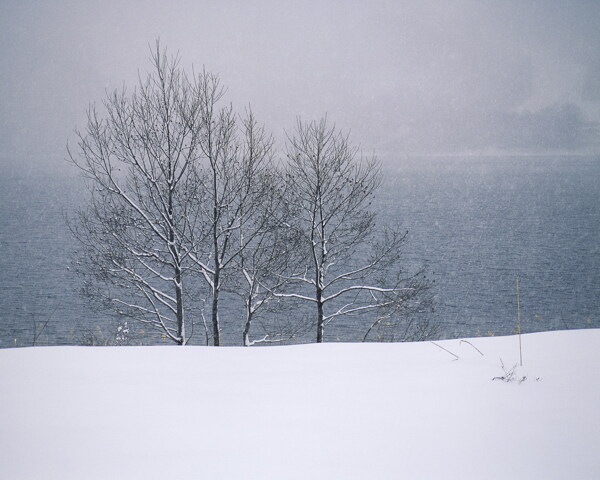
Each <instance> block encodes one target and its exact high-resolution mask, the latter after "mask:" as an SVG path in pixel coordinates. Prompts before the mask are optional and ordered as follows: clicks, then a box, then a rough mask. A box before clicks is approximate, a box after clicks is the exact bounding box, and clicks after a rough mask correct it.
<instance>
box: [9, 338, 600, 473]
mask: <svg viewBox="0 0 600 480" xmlns="http://www.w3.org/2000/svg"><path fill="white" fill-rule="evenodd" d="M469 342H470V344H469V343H467V342H464V341H462V342H461V341H460V340H450V341H444V342H438V344H437V345H435V344H432V343H418V344H323V345H304V346H293V347H274V348H254V349H247V348H203V347H186V348H182V347H131V348H125V347H118V348H116V347H113V348H110V347H108V348H85V347H45V348H39V347H38V348H25V349H9V350H2V351H0V380H1V386H0V406H1V408H0V428H1V430H0V452H1V454H2V457H3V458H2V460H1V461H0V478H6V479H13V480H15V479H28V480H29V479H38V478H39V479H60V480H66V479H77V480H80V479H103V480H105V479H112V480H115V479H144V480H148V479H159V478H160V479H188V478H189V479H192V478H193V479H200V478H219V479H271V478H272V479H311V480H312V479H321V478H322V479H334V478H335V479H395V478H407V479H421V478H422V479H445V480H447V479H461V480H468V479H475V478H477V479H486V480H489V479H509V478H510V479H544V480H547V479H561V480H563V479H566V478H571V479H597V478H600V461H599V460H598V446H599V445H600V415H599V410H598V406H599V405H600V376H599V373H600V372H599V365H600V362H599V361H600V350H599V349H598V347H599V346H600V330H579V331H568V332H548V333H538V334H531V335H525V336H523V361H524V365H525V368H518V369H517V370H516V372H515V375H514V376H513V378H514V379H515V380H514V381H512V382H504V381H501V380H495V381H492V378H493V377H498V376H505V372H504V371H503V369H502V368H501V367H500V364H501V360H500V359H502V362H503V363H504V366H505V368H506V369H507V370H509V369H510V368H511V367H512V366H513V365H514V364H515V363H516V362H518V358H519V352H518V340H517V338H516V337H500V338H485V339H482V338H478V339H471V340H469ZM441 347H443V348H441ZM444 349H447V350H448V351H450V352H452V353H453V354H454V355H456V356H458V357H459V359H458V360H456V359H455V357H454V356H453V355H451V354H450V353H449V352H447V351H445V350H444ZM477 349H479V350H480V351H481V352H482V353H483V355H481V354H480V353H479V352H478V351H477ZM524 376H526V377H527V378H526V380H525V381H522V382H521V383H519V380H522V378H523V377H524Z"/></svg>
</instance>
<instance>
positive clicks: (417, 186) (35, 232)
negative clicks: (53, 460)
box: [0, 157, 600, 347]
mask: <svg viewBox="0 0 600 480" xmlns="http://www.w3.org/2000/svg"><path fill="white" fill-rule="evenodd" d="M398 165H399V166H395V167H388V168H387V170H386V176H385V182H384V185H383V186H382V188H381V190H380V192H379V194H378V197H377V205H376V208H377V210H378V211H379V214H380V221H382V222H383V223H401V224H402V226H403V227H404V228H405V229H407V230H408V231H409V241H408V243H407V245H406V248H405V262H406V264H407V265H408V266H409V267H411V268H418V267H419V266H420V265H425V266H426V268H427V270H428V272H429V277H431V278H433V279H434V280H435V287H434V294H435V308H436V310H435V312H434V313H433V320H434V321H435V322H437V323H439V324H440V326H441V331H440V337H442V338H450V337H457V336H475V335H492V334H493V335H505V334H510V333H513V332H514V329H515V325H516V318H517V313H516V310H517V309H516V293H515V282H516V278H517V276H518V277H519V279H520V293H521V315H522V328H523V331H526V332H533V331H544V330H554V329H571V328H591V327H596V328H597V327H600V251H599V247H600V158H599V157H521V158H519V157H504V158H496V157H483V158H477V157H463V158H459V157H448V158H442V157H437V158H422V159H411V160H406V161H401V162H400V163H399V164H398ZM82 192H83V190H82V186H81V182H80V180H79V179H78V177H77V176H76V175H75V172H73V171H71V170H68V169H67V168H66V167H65V168H57V169H56V168H55V169H47V168H43V167H39V168H29V169H24V168H21V167H19V166H13V167H11V168H8V167H7V168H5V169H4V171H3V172H2V175H1V176H0V347H10V346H27V345H32V344H33V343H34V342H35V343H36V344H41V345H66V344H78V343H86V341H87V340H89V339H90V338H91V337H94V338H96V339H99V340H102V339H108V338H110V337H111V335H112V334H113V332H114V329H115V328H116V325H117V323H118V319H116V318H114V317H113V316H111V315H109V314H106V313H96V312H92V311H91V310H90V308H89V306H88V305H87V304H86V302H85V301H84V299H83V298H81V297H80V295H79V293H78V290H79V286H78V278H77V277H76V276H75V274H74V273H73V272H72V270H71V269H70V268H69V266H70V261H71V255H72V251H73V249H74V247H75V244H74V241H73V240H72V238H71V236H70V233H69V231H68V229H67V227H66V224H65V216H68V215H69V212H70V211H71V210H72V208H73V207H74V206H75V205H77V204H78V203H80V202H81V199H82ZM130 325H131V324H130ZM131 328H132V332H133V333H132V336H133V338H135V342H139V343H155V342H160V341H161V338H160V334H158V333H156V332H151V331H145V330H144V329H143V328H141V327H139V326H135V325H131ZM364 331H365V325H364V324H360V325H359V324H353V323H348V322H343V321H340V322H339V323H338V324H335V323H333V324H331V325H330V326H329V330H327V331H326V334H327V335H326V339H327V340H337V339H341V340H346V341H354V340H358V339H361V338H362V336H363V335H364ZM238 336H239V335H237V333H234V332H226V338H227V341H228V342H229V343H237V342H238ZM202 341H203V340H202V339H200V338H199V339H198V340H197V342H198V343H202Z"/></svg>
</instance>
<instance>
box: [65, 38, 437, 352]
mask: <svg viewBox="0 0 600 480" xmlns="http://www.w3.org/2000/svg"><path fill="white" fill-rule="evenodd" d="M151 52H152V54H151V62H152V70H151V73H149V74H148V75H147V76H146V77H144V78H142V77H140V79H139V82H138V85H137V86H136V88H135V89H134V90H133V91H128V90H127V89H125V88H123V89H121V90H120V91H115V92H113V93H111V94H109V95H108V96H107V98H106V99H105V101H104V102H103V105H102V108H101V109H98V108H96V106H94V105H92V106H91V107H90V108H89V110H88V117H87V128H86V130H85V131H82V132H80V131H78V132H76V134H77V139H78V142H77V148H76V149H69V156H70V159H71V161H72V162H73V163H74V164H75V165H76V166H77V167H79V169H80V170H81V171H82V172H83V175H84V177H85V179H86V181H87V185H88V188H89V191H90V195H89V202H88V204H87V206H85V207H84V208H82V209H80V210H79V212H78V214H77V217H76V218H74V219H72V221H71V222H70V227H71V230H72V232H73V233H74V235H75V237H76V238H77V239H78V240H79V242H80V245H81V249H80V255H79V256H78V259H77V264H78V268H77V271H78V272H79V273H80V274H81V275H82V278H83V291H84V293H85V294H86V295H87V296H88V297H89V298H90V300H92V301H93V302H95V303H96V304H97V305H99V306H101V307H103V308H110V309H112V310H113V311H115V312H117V313H118V314H120V315H123V316H126V317H130V318H133V319H136V320H137V321H139V322H142V323H145V324H148V325H150V326H152V327H153V328H156V329H158V330H159V331H160V332H162V334H163V336H166V337H167V338H169V339H170V340H172V341H173V342H175V343H178V344H181V345H185V344H186V343H187V342H188V341H190V339H191V337H192V335H193V334H194V328H193V327H194V325H195V324H202V325H203V326H204V328H203V331H204V332H205V335H206V343H207V344H208V343H209V341H212V343H213V344H214V345H220V344H221V342H222V339H221V333H222V322H223V320H222V319H221V316H222V308H221V302H222V296H223V295H224V294H226V295H229V296H235V297H238V298H239V299H240V300H241V302H240V305H243V311H244V315H243V319H242V321H241V322H240V332H241V336H242V341H243V343H244V344H245V345H254V344H258V343H271V342H281V341H290V340H291V339H293V338H294V337H295V336H297V335H299V334H302V333H304V332H305V331H306V328H307V325H316V328H317V337H316V338H317V341H318V342H321V341H323V339H324V330H325V326H326V325H327V324H329V323H330V322H333V321H336V320H338V319H340V318H343V317H352V316H354V317H357V316H359V317H361V318H365V319H367V323H365V325H366V327H367V328H366V335H365V339H372V338H375V339H379V340H382V339H384V337H386V335H387V338H386V339H392V340H394V339H405V338H418V339H422V338H426V337H427V335H428V334H429V332H430V330H431V329H430V326H428V325H427V324H423V323H422V322H420V321H416V320H415V319H414V318H413V319H412V320H409V321H408V322H407V321H405V319H406V318H409V317H410V315H412V314H415V313H422V312H423V311H425V310H427V309H428V308H430V306H429V302H428V300H427V298H428V297H427V295H426V294H427V290H428V286H429V283H428V282H427V281H426V279H425V277H424V275H423V273H422V272H419V273H417V274H415V275H407V274H405V273H404V272H403V271H402V270H401V268H400V252H401V248H402V245H403V244H404V242H405V240H406V232H401V231H400V230H399V229H392V228H387V229H385V230H383V231H379V230H377V228H376V215H375V212H374V210H373V209H372V200H373V194H374V192H375V191H376V189H377V188H378V186H379V185H380V183H381V179H382V174H381V168H380V166H379V164H378V163H377V161H376V160H375V159H374V158H369V159H364V158H363V157H362V156H360V155H359V152H358V150H357V149H356V148H354V147H352V145H351V143H350V142H349V138H348V135H344V134H341V133H340V132H339V131H337V130H336V129H335V127H330V126H328V124H327V120H326V119H322V120H321V121H319V122H311V123H303V122H302V121H301V120H298V122H297V125H296V130H295V132H294V133H293V134H292V135H290V136H289V138H288V148H287V162H286V163H285V165H284V166H283V168H280V167H279V166H278V165H276V163H275V161H274V157H275V152H274V147H273V139H272V136H271V135H269V134H268V133H267V132H266V131H265V129H264V127H262V126H261V125H260V124H259V123H258V122H257V120H256V119H255V117H254V114H253V113H252V111H251V110H249V109H247V110H246V111H245V112H244V114H242V115H238V114H237V113H235V112H234V110H233V107H232V106H231V105H228V104H226V103H224V101H223V97H224V94H225V89H224V88H223V86H222V85H221V83H220V80H219V77H218V76H216V75H214V74H212V73H210V72H207V71H205V70H203V71H201V72H200V73H199V74H194V75H192V76H188V75H187V74H186V73H185V72H184V71H183V70H182V69H181V68H180V66H179V63H180V61H179V58H178V57H177V56H175V57H169V56H168V55H167V52H166V50H164V49H163V50H161V47H160V45H159V43H158V42H157V43H156V45H155V47H154V48H153V49H152V50H151ZM296 303H300V304H302V303H307V304H308V305H310V306H311V308H313V307H314V309H315V310H314V312H315V313H316V315H315V316H312V315H311V316H309V317H308V320H307V319H306V318H305V319H304V320H298V318H297V317H295V316H294V315H291V314H290V311H291V310H293V308H292V306H293V305H296ZM205 306H207V307H208V311H205ZM206 314H207V315H206ZM409 314H410V315H409ZM207 318H208V319H209V320H208V321H207ZM282 318H285V319H286V320H285V321H280V320H278V319H282ZM410 318H412V317H410ZM415 318H416V317H415ZM265 319H268V320H267V321H263V320H265ZM399 319H404V320H403V321H402V322H400V320H399ZM226 322H228V323H230V322H231V319H227V320H226ZM401 323H402V328H403V329H404V331H403V333H399V332H400V330H399V325H400V324H401ZM253 325H258V326H259V327H260V328H261V329H262V330H263V332H262V336H261V335H259V336H257V337H256V338H254V339H253V338H252V335H251V328H252V326H253ZM392 327H393V328H392ZM390 332H393V333H390Z"/></svg>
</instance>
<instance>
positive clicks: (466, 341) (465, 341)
mask: <svg viewBox="0 0 600 480" xmlns="http://www.w3.org/2000/svg"><path fill="white" fill-rule="evenodd" d="M463 342H464V343H466V344H468V345H471V346H472V347H473V348H474V349H475V350H477V351H478V352H479V354H480V355H481V356H482V357H483V353H482V352H481V350H479V349H478V348H477V347H476V346H475V345H473V344H472V343H471V342H469V341H468V340H461V341H460V343H463Z"/></svg>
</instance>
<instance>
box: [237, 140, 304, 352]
mask: <svg viewBox="0 0 600 480" xmlns="http://www.w3.org/2000/svg"><path fill="white" fill-rule="evenodd" d="M248 133H252V132H251V131H250V130H248ZM257 183H259V184H260V186H261V187H260V189H259V191H260V192H262V193H261V195H260V196H259V197H258V198H255V199H254V201H253V202H252V203H251V204H250V206H251V207H252V208H251V210H250V211H249V212H248V214H249V215H250V221H248V222H246V223H245V224H244V225H243V226H242V228H240V232H239V236H238V238H239V241H240V246H241V247H243V248H240V253H239V255H237V257H236V258H235V260H234V269H233V275H230V276H229V285H228V288H227V290H228V291H229V292H231V293H233V294H235V295H237V296H239V297H240V298H241V299H242V301H243V303H244V327H243V330H242V340H243V343H244V345H245V346H251V345H257V344H260V343H274V342H283V341H290V340H292V339H293V338H294V337H295V336H296V335H297V334H299V333H301V332H303V331H304V330H305V326H304V325H303V324H302V322H298V321H296V320H295V319H293V318H292V316H290V315H289V312H286V313H285V314H282V313H283V311H284V310H286V309H288V308H290V307H291V306H292V304H291V302H284V301H282V298H280V297H277V296H276V295H275V294H276V293H278V292H282V291H283V289H284V288H285V287H286V286H287V285H288V284H289V283H290V274H291V273H292V272H293V269H294V268H295V267H296V266H297V264H298V262H299V260H300V259H301V256H300V255H299V252H300V250H299V246H300V239H299V237H298V235H297V230H296V229H295V228H294V227H293V226H292V224H291V223H290V218H292V217H293V216H294V212H293V206H292V205H290V203H289V202H288V201H287V193H288V192H287V189H286V184H285V181H284V178H283V176H282V175H281V172H280V171H279V170H278V169H276V168H274V167H273V168H272V169H271V170H269V171H264V172H263V173H262V175H261V177H260V178H259V179H258V180H257ZM263 312H264V313H268V314H270V315H269V316H270V317H271V319H272V317H274V316H277V315H278V314H280V315H278V316H279V317H280V318H284V321H282V322H280V323H279V324H278V325H277V327H275V322H273V321H267V323H266V324H264V323H262V324H261V326H262V327H263V330H264V333H263V335H262V337H261V338H257V339H254V340H251V336H250V329H251V327H252V324H253V322H254V320H255V319H256V317H257V315H258V314H260V313H263Z"/></svg>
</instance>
